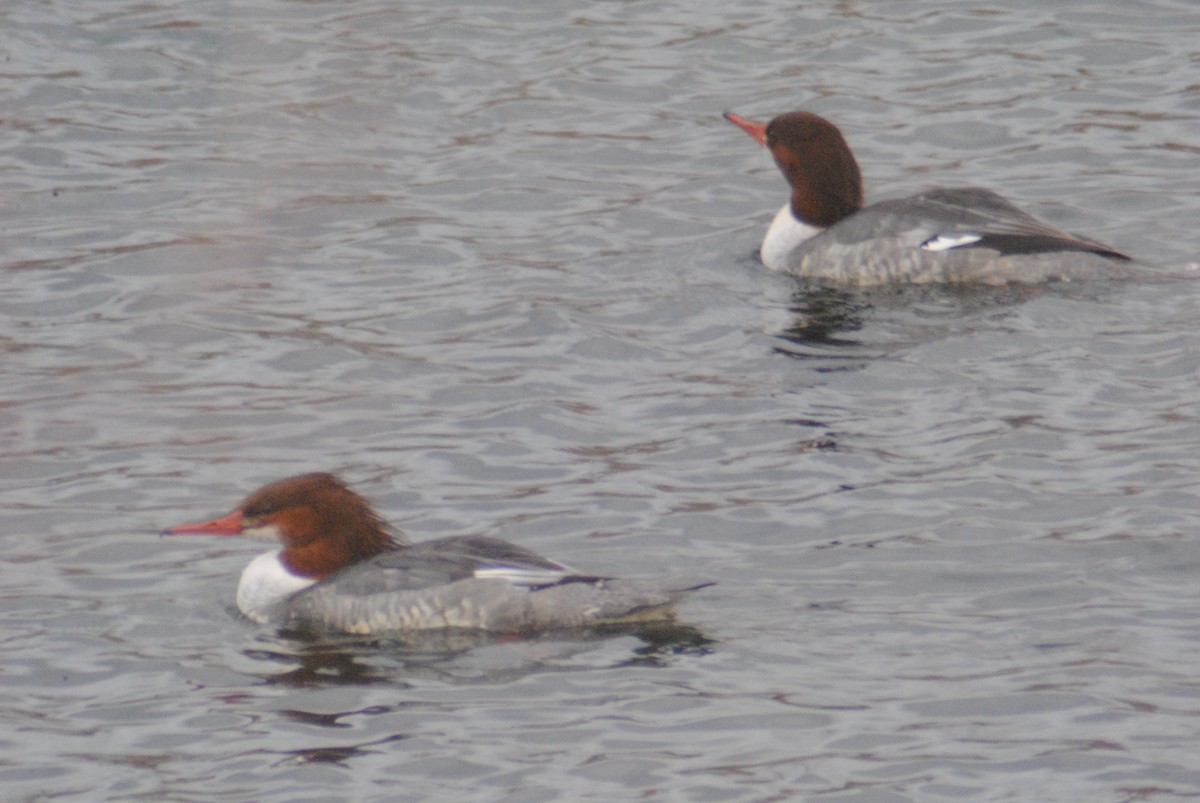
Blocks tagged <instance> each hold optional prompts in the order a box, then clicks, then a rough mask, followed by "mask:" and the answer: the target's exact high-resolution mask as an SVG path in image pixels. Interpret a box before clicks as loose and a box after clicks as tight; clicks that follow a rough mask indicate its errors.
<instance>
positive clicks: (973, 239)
mask: <svg viewBox="0 0 1200 803" xmlns="http://www.w3.org/2000/svg"><path fill="white" fill-rule="evenodd" d="M725 118H726V119H727V120H729V121H730V122H731V123H733V124H734V125H737V126H738V127H740V128H741V129H743V130H744V131H746V132H747V133H748V134H750V136H752V137H753V138H754V139H755V140H756V141H757V142H758V143H759V144H761V145H763V146H764V147H766V148H767V149H768V150H769V151H770V152H771V155H772V156H773V157H774V158H775V162H776V164H778V165H779V169H780V170H781V171H782V172H783V175H784V177H785V178H786V179H787V181H788V183H789V184H790V185H791V188H792V196H791V199H790V200H789V202H788V203H787V204H785V205H784V207H783V208H782V209H780V210H779V213H778V214H777V215H776V216H775V220H774V221H773V222H772V224H771V227H770V229H768V231H767V236H766V238H765V239H764V240H763V245H762V250H761V252H760V253H761V257H762V260H763V264H765V265H766V266H767V267H768V268H771V269H772V270H778V271H783V272H785V273H792V274H796V275H798V276H806V277H811V278H817V279H826V280H832V281H836V282H839V283H844V284H858V285H868V284H883V283H888V282H913V283H932V282H956V283H965V282H974V283H979V284H1008V283H1012V282H1046V281H1073V280H1082V279H1129V278H1149V277H1154V276H1161V275H1163V274H1162V273H1161V272H1160V271H1158V270H1156V269H1155V268H1152V267H1150V266H1147V265H1142V264H1139V263H1137V262H1135V261H1133V260H1132V259H1131V258H1130V257H1129V256H1127V255H1125V254H1123V253H1121V252H1120V251H1117V250H1115V249H1113V248H1109V247H1108V246H1106V245H1104V244H1103V243H1099V242H1096V241H1095V240H1090V239H1088V238H1086V237H1079V236H1077V235H1074V234H1070V233H1068V232H1065V231H1063V230H1061V229H1058V228H1056V227H1054V226H1051V225H1050V224H1049V223H1046V222H1044V221H1041V220H1038V219H1037V218H1035V217H1033V216H1032V215H1029V214H1027V213H1025V212H1023V211H1021V210H1020V209H1018V208H1016V207H1015V206H1013V205H1012V204H1010V203H1009V202H1008V201H1006V200H1004V199H1003V198H1001V197H1000V196H999V195H997V194H996V193H994V192H992V191H991V190H986V189H982V188H978V187H968V188H962V189H936V190H930V191H928V192H924V193H920V194H918V195H913V196H911V197H909V198H900V199H896V200H891V201H882V202H880V203H875V204H872V205H870V206H864V204H863V190H862V175H861V173H860V171H859V168H858V163H857V161H855V159H854V154H853V153H852V152H851V151H850V146H849V145H847V144H846V140H845V138H844V137H843V136H842V133H841V131H839V130H838V128H837V126H835V125H834V124H833V123H831V122H829V121H828V120H826V119H824V118H822V117H820V116H818V115H815V114H812V113H810V112H802V111H800V112H790V113H788V114H783V115H780V116H778V117H776V118H775V119H773V120H772V121H771V122H770V123H768V124H766V125H764V124H762V123H755V122H752V121H750V120H747V119H745V118H743V117H739V116H738V115H736V114H733V113H732V112H726V113H725Z"/></svg>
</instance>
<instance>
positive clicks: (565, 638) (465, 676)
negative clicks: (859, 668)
mask: <svg viewBox="0 0 1200 803" xmlns="http://www.w3.org/2000/svg"><path fill="white" fill-rule="evenodd" d="M279 636H280V639H281V641H280V642H279V643H277V644H276V645H275V646H274V648H272V649H257V648H256V649H248V650H245V651H244V654H245V655H246V657H248V658H251V659H253V660H255V661H260V662H265V663H269V664H279V665H283V666H286V667H287V668H286V670H285V671H282V672H274V671H272V672H267V673H264V674H263V675H262V678H263V680H265V681H267V682H268V683H271V684H278V685H283V686H291V687H296V688H305V687H318V688H319V687H324V686H337V685H346V684H349V685H353V686H358V685H365V684H377V683H386V684H389V685H396V686H403V685H404V683H405V678H406V677H409V676H416V677H431V676H433V677H439V678H441V679H443V680H451V679H453V680H455V681H457V682H462V681H467V680H469V681H472V682H480V683H497V682H501V681H506V682H507V681H511V680H514V679H516V678H518V677H520V676H521V675H524V674H528V673H533V672H544V671H549V670H554V671H562V669H561V664H562V662H563V660H564V659H565V657H567V656H569V655H572V654H574V653H577V652H585V651H587V650H588V649H589V648H590V646H591V645H593V644H595V643H596V642H599V641H604V640H607V639H613V638H618V637H621V636H626V637H630V638H633V639H636V640H637V642H639V643H638V644H635V645H633V646H632V647H631V648H630V651H631V652H632V656H630V657H628V658H625V659H620V660H618V661H617V662H616V663H615V664H614V665H615V666H641V667H655V666H657V667H665V666H668V665H669V664H670V662H671V660H672V659H674V658H677V657H679V656H702V655H708V654H709V653H710V652H712V650H713V649H714V647H715V643H716V642H715V641H714V640H713V639H711V638H709V637H708V636H705V635H704V634H703V633H702V632H701V631H700V630H699V629H697V628H695V627H692V626H691V625H687V624H683V623H680V622H670V621H663V622H643V623H633V624H606V625H601V626H597V627H589V628H577V629H570V630H557V631H550V632H547V633H542V634H538V635H536V636H505V635H497V634H495V633H487V632H484V631H476V630H428V631H419V632H415V633H405V634H402V635H400V634H397V635H388V636H386V637H379V636H371V637H367V636H352V635H345V634H337V633H330V632H328V631H317V630H309V629H289V630H286V631H281V632H280V634H279ZM291 643H294V645H295V646H294V648H293V649H290V650H285V649H282V646H284V645H286V644H291ZM488 647H493V648H499V649H501V650H502V651H503V652H504V654H505V656H504V659H503V661H502V662H501V663H502V666H496V665H493V666H491V667H488V666H487V665H486V663H483V664H480V663H476V662H470V663H460V662H457V659H459V658H460V657H461V656H462V655H463V654H465V653H469V652H472V651H479V650H483V649H484V648H488ZM476 657H478V656H476ZM556 667H557V669H555V668H556Z"/></svg>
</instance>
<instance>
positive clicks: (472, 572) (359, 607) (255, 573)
mask: <svg viewBox="0 0 1200 803" xmlns="http://www.w3.org/2000/svg"><path fill="white" fill-rule="evenodd" d="M167 532H168V533H171V534H211V535H237V534H246V535H258V536H262V537H265V536H270V537H273V538H275V539H277V540H278V541H279V542H280V543H282V544H283V549H281V550H279V551H278V552H269V553H266V554H264V555H259V556H258V557H257V558H255V559H254V560H252V561H251V562H250V564H249V565H248V566H247V567H246V569H245V570H244V571H243V572H242V578H241V580H240V582H239V583H238V592H237V602H238V608H239V609H240V610H241V611H242V612H243V613H245V614H246V615H247V616H248V617H250V618H251V619H254V620H255V621H257V622H276V623H286V624H297V625H300V624H317V625H324V626H328V627H333V628H337V629H340V630H345V631H348V632H353V633H375V632H383V631H397V630H427V629H438V628H471V629H477V630H488V631H499V632H527V631H531V630H539V629H547V628H564V627H581V626H590V625H598V624H606V623H613V622H630V621H649V620H656V619H670V618H672V617H673V606H674V603H675V601H676V600H677V599H678V598H679V597H681V596H682V595H683V594H684V593H686V592H687V591H689V590H692V589H694V588H697V587H698V586H692V587H690V588H684V589H680V590H660V589H656V588H649V587H646V586H642V585H639V584H636V583H630V582H626V581H623V580H616V579H611V578H607V577H596V576H591V575H581V574H578V573H576V572H574V571H572V570H571V569H569V568H567V567H566V566H563V565H562V564H559V563H556V562H554V561H551V560H547V559H546V558H543V557H541V556H540V555H537V554H535V553H533V552H530V551H529V550H526V549H522V548H521V547H518V546H514V545H512V544H509V543H506V542H504V541H499V540H497V539H494V538H484V537H478V536H460V537H453V538H442V539H438V540H435V541H425V542H422V543H418V544H412V545H409V544H405V543H403V542H401V541H398V540H397V539H394V538H392V537H391V536H390V535H388V533H387V528H386V525H385V524H384V522H383V521H382V519H380V518H379V517H378V516H377V515H376V514H375V512H374V511H373V510H371V508H370V506H369V505H368V504H367V502H366V501H365V500H364V499H363V498H362V497H360V496H359V495H358V494H356V493H355V492H354V491H352V490H350V488H349V487H347V486H346V485H345V483H343V482H342V481H341V480H339V479H337V478H336V477H334V476H333V475H331V474H305V475H302V476H298V477H291V478H289V479H285V480H280V481H279V482H275V483H272V484H270V485H268V486H266V487H264V488H262V489H260V490H258V491H255V492H254V493H252V494H251V495H250V496H249V497H247V498H246V500H245V501H244V502H243V503H242V505H241V506H240V507H239V508H238V509H236V510H234V511H233V512H232V513H230V514H228V515H227V516H224V517H221V518H218V519H213V520H211V521H206V522H201V523H198V524H184V525H180V526H178V527H174V528H172V529H170V530H168V531H167Z"/></svg>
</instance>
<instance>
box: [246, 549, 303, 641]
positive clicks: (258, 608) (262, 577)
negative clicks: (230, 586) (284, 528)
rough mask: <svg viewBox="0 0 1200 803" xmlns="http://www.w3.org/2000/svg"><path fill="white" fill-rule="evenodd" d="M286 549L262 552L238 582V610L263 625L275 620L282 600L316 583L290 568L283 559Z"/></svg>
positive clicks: (250, 563)
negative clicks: (274, 615)
mask: <svg viewBox="0 0 1200 803" xmlns="http://www.w3.org/2000/svg"><path fill="white" fill-rule="evenodd" d="M282 552H283V550H277V551H275V552H264V553H263V554H261V555H259V556H258V557H257V558H255V559H254V560H252V561H250V562H249V563H248V564H246V568H245V569H243V570H242V579H241V580H239V581H238V588H237V606H238V610H239V611H241V612H242V613H244V614H246V616H248V617H250V618H251V619H253V620H254V621H256V622H258V623H260V624H262V623H266V622H269V621H271V619H272V618H273V613H275V612H276V611H277V610H278V607H279V604H280V603H282V602H284V601H285V600H287V599H288V598H289V597H291V596H292V595H293V594H295V593H296V592H297V591H303V590H304V589H306V588H308V587H309V586H311V585H312V584H313V583H315V582H316V580H313V579H312V578H310V577H301V576H300V575H297V574H292V573H291V572H290V571H288V569H287V567H286V566H284V565H283V561H281V560H280V559H279V556H280V555H281V554H282Z"/></svg>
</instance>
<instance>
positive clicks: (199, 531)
mask: <svg viewBox="0 0 1200 803" xmlns="http://www.w3.org/2000/svg"><path fill="white" fill-rule="evenodd" d="M241 534H242V511H240V510H235V511H233V512H232V513H230V514H229V515H227V516H221V517H220V518H217V519H213V520H212V521H201V522H197V523H195V524H178V525H176V526H174V527H171V528H169V529H166V530H163V535H241Z"/></svg>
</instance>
